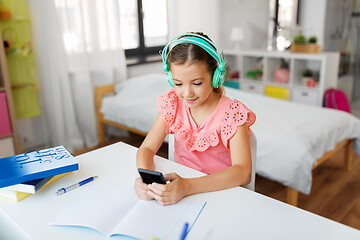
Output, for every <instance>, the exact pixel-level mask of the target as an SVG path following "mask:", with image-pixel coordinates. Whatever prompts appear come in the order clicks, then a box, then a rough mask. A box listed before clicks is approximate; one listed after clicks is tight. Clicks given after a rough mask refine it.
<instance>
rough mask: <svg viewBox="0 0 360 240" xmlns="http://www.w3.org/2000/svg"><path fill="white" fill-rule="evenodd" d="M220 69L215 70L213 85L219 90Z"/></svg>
mask: <svg viewBox="0 0 360 240" xmlns="http://www.w3.org/2000/svg"><path fill="white" fill-rule="evenodd" d="M220 73H221V72H220V69H219V68H218V67H217V68H216V69H215V72H214V75H213V82H212V85H213V87H214V88H218V87H219V82H220Z"/></svg>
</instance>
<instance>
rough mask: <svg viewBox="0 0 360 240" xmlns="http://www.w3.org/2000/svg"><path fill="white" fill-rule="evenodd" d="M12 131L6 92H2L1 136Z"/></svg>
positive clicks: (0, 101)
mask: <svg viewBox="0 0 360 240" xmlns="http://www.w3.org/2000/svg"><path fill="white" fill-rule="evenodd" d="M10 133H11V125H10V119H9V112H8V107H7V101H6V93H5V92H0V136H4V135H8V134H10Z"/></svg>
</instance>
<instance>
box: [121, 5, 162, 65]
mask: <svg viewBox="0 0 360 240" xmlns="http://www.w3.org/2000/svg"><path fill="white" fill-rule="evenodd" d="M137 18H138V34H139V46H138V47H137V48H132V49H125V56H126V59H136V63H137V64H139V63H144V62H153V61H154V59H155V61H159V60H161V58H160V57H159V58H151V57H154V56H155V55H157V54H159V51H160V50H162V49H163V48H164V47H165V45H160V46H154V47H146V46H145V36H144V22H143V19H144V14H143V9H142V0H137ZM159 56H160V55H159ZM151 59H152V60H151Z"/></svg>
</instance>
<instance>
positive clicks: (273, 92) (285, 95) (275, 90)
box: [265, 86, 290, 100]
mask: <svg viewBox="0 0 360 240" xmlns="http://www.w3.org/2000/svg"><path fill="white" fill-rule="evenodd" d="M265 95H266V96H269V97H274V98H279V99H283V100H289V97H290V94H289V89H287V88H282V87H274V86H266V87H265Z"/></svg>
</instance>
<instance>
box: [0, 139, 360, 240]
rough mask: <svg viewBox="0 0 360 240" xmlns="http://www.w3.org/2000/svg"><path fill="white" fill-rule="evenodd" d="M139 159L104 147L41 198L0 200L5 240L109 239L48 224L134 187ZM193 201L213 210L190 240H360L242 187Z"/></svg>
mask: <svg viewBox="0 0 360 240" xmlns="http://www.w3.org/2000/svg"><path fill="white" fill-rule="evenodd" d="M135 155H136V148H134V147H131V146H129V145H126V144H124V143H117V144H114V145H111V146H108V147H104V148H101V149H98V150H95V151H92V152H89V153H86V154H83V155H81V156H78V157H76V158H77V160H78V161H79V163H80V170H79V171H77V172H75V173H71V174H69V175H67V176H65V177H63V178H62V179H60V180H58V181H57V182H55V183H53V184H51V185H49V186H47V187H46V188H44V189H42V190H40V191H39V192H38V193H36V195H34V196H30V197H28V198H26V199H24V200H22V201H20V202H18V203H12V202H10V201H6V200H2V199H0V208H1V211H0V239H34V240H42V239H46V240H48V239H54V240H55V239H62V240H63V239H76V240H81V239H89V240H91V239H106V237H105V236H104V235H102V234H101V233H99V232H97V231H95V230H92V229H88V228H81V227H60V226H48V223H49V222H50V221H51V220H53V219H54V218H55V217H56V216H57V215H58V214H60V212H61V211H63V210H64V209H66V208H67V207H68V206H70V205H71V204H72V203H73V202H75V201H76V200H77V199H79V198H80V197H81V196H83V195H84V194H85V193H86V192H87V191H89V189H91V188H92V187H94V186H96V184H102V185H104V184H106V185H112V186H129V187H132V186H133V183H134V180H135V178H136V177H137V176H138V174H137V171H136V165H135ZM155 164H156V168H157V169H158V170H160V171H163V172H171V171H176V172H177V173H179V174H180V175H181V176H183V177H190V176H196V175H199V173H198V172H196V171H195V170H192V169H189V168H186V167H184V166H181V165H178V164H176V163H174V162H171V161H167V160H165V159H162V158H160V157H156V161H155ZM92 175H98V176H99V178H98V179H96V180H95V181H94V182H92V183H90V184H87V185H84V186H82V187H80V188H78V189H76V190H73V191H71V192H69V193H66V194H64V195H62V196H59V197H58V196H55V192H56V190H57V189H59V188H61V187H64V186H68V185H70V184H73V183H74V182H77V181H79V180H82V179H84V178H86V177H89V176H92ZM191 197H193V198H199V199H202V200H206V201H207V205H206V206H205V208H204V210H203V212H202V213H201V215H200V217H199V218H198V220H197V222H196V223H195V225H194V227H193V228H192V230H191V231H190V233H189V234H188V237H187V238H186V239H200V240H201V239H207V240H209V239H210V240H212V239H327V240H329V239H357V240H358V239H360V231H358V230H356V229H353V228H350V227H347V226H345V225H342V224H339V223H337V222H334V221H331V220H328V219H325V218H323V217H320V216H318V215H315V214H312V213H309V212H306V211H303V210H301V209H299V208H295V207H292V206H290V205H287V204H285V203H282V202H280V201H277V200H274V199H271V198H268V197H266V196H263V195H260V194H258V193H255V192H252V191H250V190H247V189H245V188H241V187H237V188H232V189H228V190H225V191H218V192H212V193H204V194H198V195H193V196H191ZM9 236H11V237H9ZM118 238H121V237H120V236H114V237H112V239H118ZM160 240H161V239H160Z"/></svg>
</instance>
